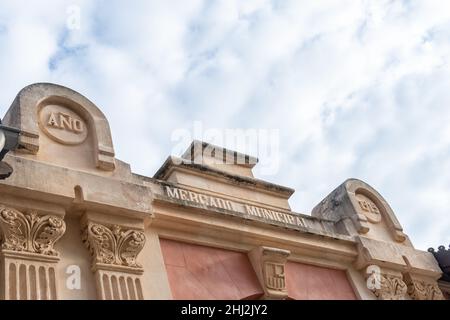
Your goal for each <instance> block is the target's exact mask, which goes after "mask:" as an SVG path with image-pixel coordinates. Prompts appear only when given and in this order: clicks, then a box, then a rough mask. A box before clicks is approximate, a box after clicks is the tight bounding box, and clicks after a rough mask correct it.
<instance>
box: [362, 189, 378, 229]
mask: <svg viewBox="0 0 450 320" xmlns="http://www.w3.org/2000/svg"><path fill="white" fill-rule="evenodd" d="M356 200H357V201H358V206H359V209H360V211H361V212H362V213H363V214H364V215H365V216H366V218H367V220H369V221H370V222H372V223H377V222H380V221H381V212H380V209H378V207H377V206H376V205H375V203H374V202H373V201H372V200H370V199H369V198H368V197H366V196H365V195H363V194H361V193H357V194H356Z"/></svg>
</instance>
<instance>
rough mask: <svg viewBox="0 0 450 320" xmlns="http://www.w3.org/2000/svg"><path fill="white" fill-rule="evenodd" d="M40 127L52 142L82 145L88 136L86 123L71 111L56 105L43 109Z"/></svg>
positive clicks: (40, 116) (40, 114)
mask: <svg viewBox="0 0 450 320" xmlns="http://www.w3.org/2000/svg"><path fill="white" fill-rule="evenodd" d="M39 127H40V128H41V130H42V131H44V132H45V134H46V135H48V136H49V137H50V138H51V139H52V140H54V141H57V142H59V143H62V144H68V145H75V144H80V143H83V142H84V140H86V138H87V136H88V128H87V126H86V122H85V121H84V120H83V119H82V118H81V117H80V116H79V115H78V114H76V113H75V112H73V111H72V110H71V109H69V108H67V107H65V106H61V105H56V104H48V105H46V106H44V107H42V109H41V110H40V113H39Z"/></svg>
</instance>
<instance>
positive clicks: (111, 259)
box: [83, 223, 145, 269]
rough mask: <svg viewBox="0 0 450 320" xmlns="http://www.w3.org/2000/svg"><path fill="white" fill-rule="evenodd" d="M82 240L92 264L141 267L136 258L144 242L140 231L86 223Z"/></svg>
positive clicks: (143, 236)
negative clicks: (89, 253)
mask: <svg viewBox="0 0 450 320" xmlns="http://www.w3.org/2000/svg"><path fill="white" fill-rule="evenodd" d="M83 242H84V243H85V244H86V246H87V247H88V248H89V250H90V252H91V254H92V256H93V263H94V264H96V263H101V264H108V265H115V266H125V267H131V268H139V269H140V268H142V266H141V265H140V264H139V263H138V262H137V260H136V259H137V256H138V254H139V253H140V252H141V250H142V248H143V247H144V244H145V235H144V233H143V232H142V231H137V230H122V228H121V227H120V226H117V225H115V226H112V227H107V226H104V225H101V224H97V223H88V225H87V226H86V228H85V229H84V233H83Z"/></svg>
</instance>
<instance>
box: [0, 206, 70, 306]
mask: <svg viewBox="0 0 450 320" xmlns="http://www.w3.org/2000/svg"><path fill="white" fill-rule="evenodd" d="M0 229H1V231H2V237H1V240H2V241H1V243H2V244H1V248H2V250H1V254H0V259H1V263H0V265H1V268H2V270H1V272H0V274H1V277H2V278H1V279H0V283H1V290H0V298H1V299H5V300H16V299H20V300H50V299H57V298H58V295H57V290H56V288H57V277H56V273H55V270H56V264H57V263H58V261H59V254H58V252H57V251H56V250H55V249H54V245H55V243H56V241H58V240H59V239H60V238H61V237H62V236H63V234H64V232H65V230H66V224H65V222H64V220H63V219H62V218H61V217H58V216H53V215H43V216H39V215H38V214H37V213H36V212H33V211H32V212H31V213H22V212H20V211H18V210H16V209H13V208H8V207H5V206H2V205H0Z"/></svg>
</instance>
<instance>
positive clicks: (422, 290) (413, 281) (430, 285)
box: [405, 274, 445, 300]
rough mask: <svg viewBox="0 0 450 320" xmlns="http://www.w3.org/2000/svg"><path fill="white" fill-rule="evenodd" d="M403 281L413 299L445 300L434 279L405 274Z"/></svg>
mask: <svg viewBox="0 0 450 320" xmlns="http://www.w3.org/2000/svg"><path fill="white" fill-rule="evenodd" d="M405 282H406V285H407V287H408V295H409V296H410V297H411V298H412V299H414V300H445V298H444V295H443V294H442V291H441V289H439V286H438V283H437V281H435V280H428V279H423V278H421V277H416V276H413V275H411V274H406V275H405Z"/></svg>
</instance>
